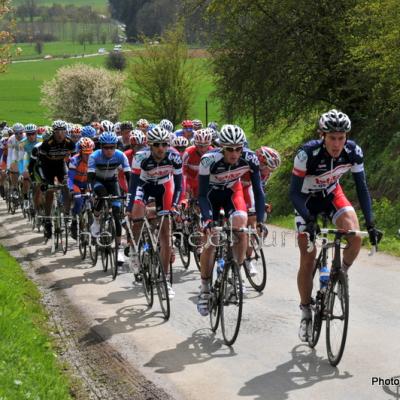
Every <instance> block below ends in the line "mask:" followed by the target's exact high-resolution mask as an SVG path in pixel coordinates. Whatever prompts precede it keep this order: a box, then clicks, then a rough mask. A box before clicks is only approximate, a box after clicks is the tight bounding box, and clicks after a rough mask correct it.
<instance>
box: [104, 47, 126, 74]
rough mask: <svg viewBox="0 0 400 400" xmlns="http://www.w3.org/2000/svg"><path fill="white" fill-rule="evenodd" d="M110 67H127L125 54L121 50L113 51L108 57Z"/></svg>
mask: <svg viewBox="0 0 400 400" xmlns="http://www.w3.org/2000/svg"><path fill="white" fill-rule="evenodd" d="M106 67H107V68H108V69H113V70H119V71H123V70H124V69H125V67H126V57H125V54H124V53H122V52H120V51H111V52H110V53H109V54H108V56H107V59H106Z"/></svg>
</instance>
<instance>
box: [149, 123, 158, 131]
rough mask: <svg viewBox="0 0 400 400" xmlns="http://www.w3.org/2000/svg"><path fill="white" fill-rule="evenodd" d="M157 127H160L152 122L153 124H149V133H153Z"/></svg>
mask: <svg viewBox="0 0 400 400" xmlns="http://www.w3.org/2000/svg"><path fill="white" fill-rule="evenodd" d="M156 126H158V125H157V124H155V123H153V122H152V123H151V124H149V126H148V127H147V131H151V130H152V129H154V128H155V127H156Z"/></svg>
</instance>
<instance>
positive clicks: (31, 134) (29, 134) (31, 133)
mask: <svg viewBox="0 0 400 400" xmlns="http://www.w3.org/2000/svg"><path fill="white" fill-rule="evenodd" d="M33 135H36V132H26V136H33Z"/></svg>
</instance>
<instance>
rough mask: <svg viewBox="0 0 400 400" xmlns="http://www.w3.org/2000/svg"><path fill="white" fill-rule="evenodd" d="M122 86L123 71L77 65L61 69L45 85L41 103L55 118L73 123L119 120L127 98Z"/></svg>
mask: <svg viewBox="0 0 400 400" xmlns="http://www.w3.org/2000/svg"><path fill="white" fill-rule="evenodd" d="M123 85H124V76H123V75H122V74H121V73H118V72H110V71H107V70H106V69H104V68H93V67H90V66H87V65H85V64H74V65H71V66H67V67H63V68H60V69H59V70H58V71H57V74H56V76H55V77H54V78H53V79H52V80H50V81H48V82H45V83H44V84H43V85H42V101H41V103H42V104H43V105H44V106H46V107H47V108H48V109H49V115H50V116H51V117H52V118H62V119H65V120H67V121H70V122H74V123H89V122H91V121H94V120H101V119H110V120H116V119H117V118H118V115H119V113H120V112H121V110H122V109H123V106H124V100H125V98H126V93H125V90H124V86H123Z"/></svg>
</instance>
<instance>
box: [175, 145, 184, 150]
mask: <svg viewBox="0 0 400 400" xmlns="http://www.w3.org/2000/svg"><path fill="white" fill-rule="evenodd" d="M176 149H177V150H178V151H184V150H186V147H185V146H177V147H176Z"/></svg>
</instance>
